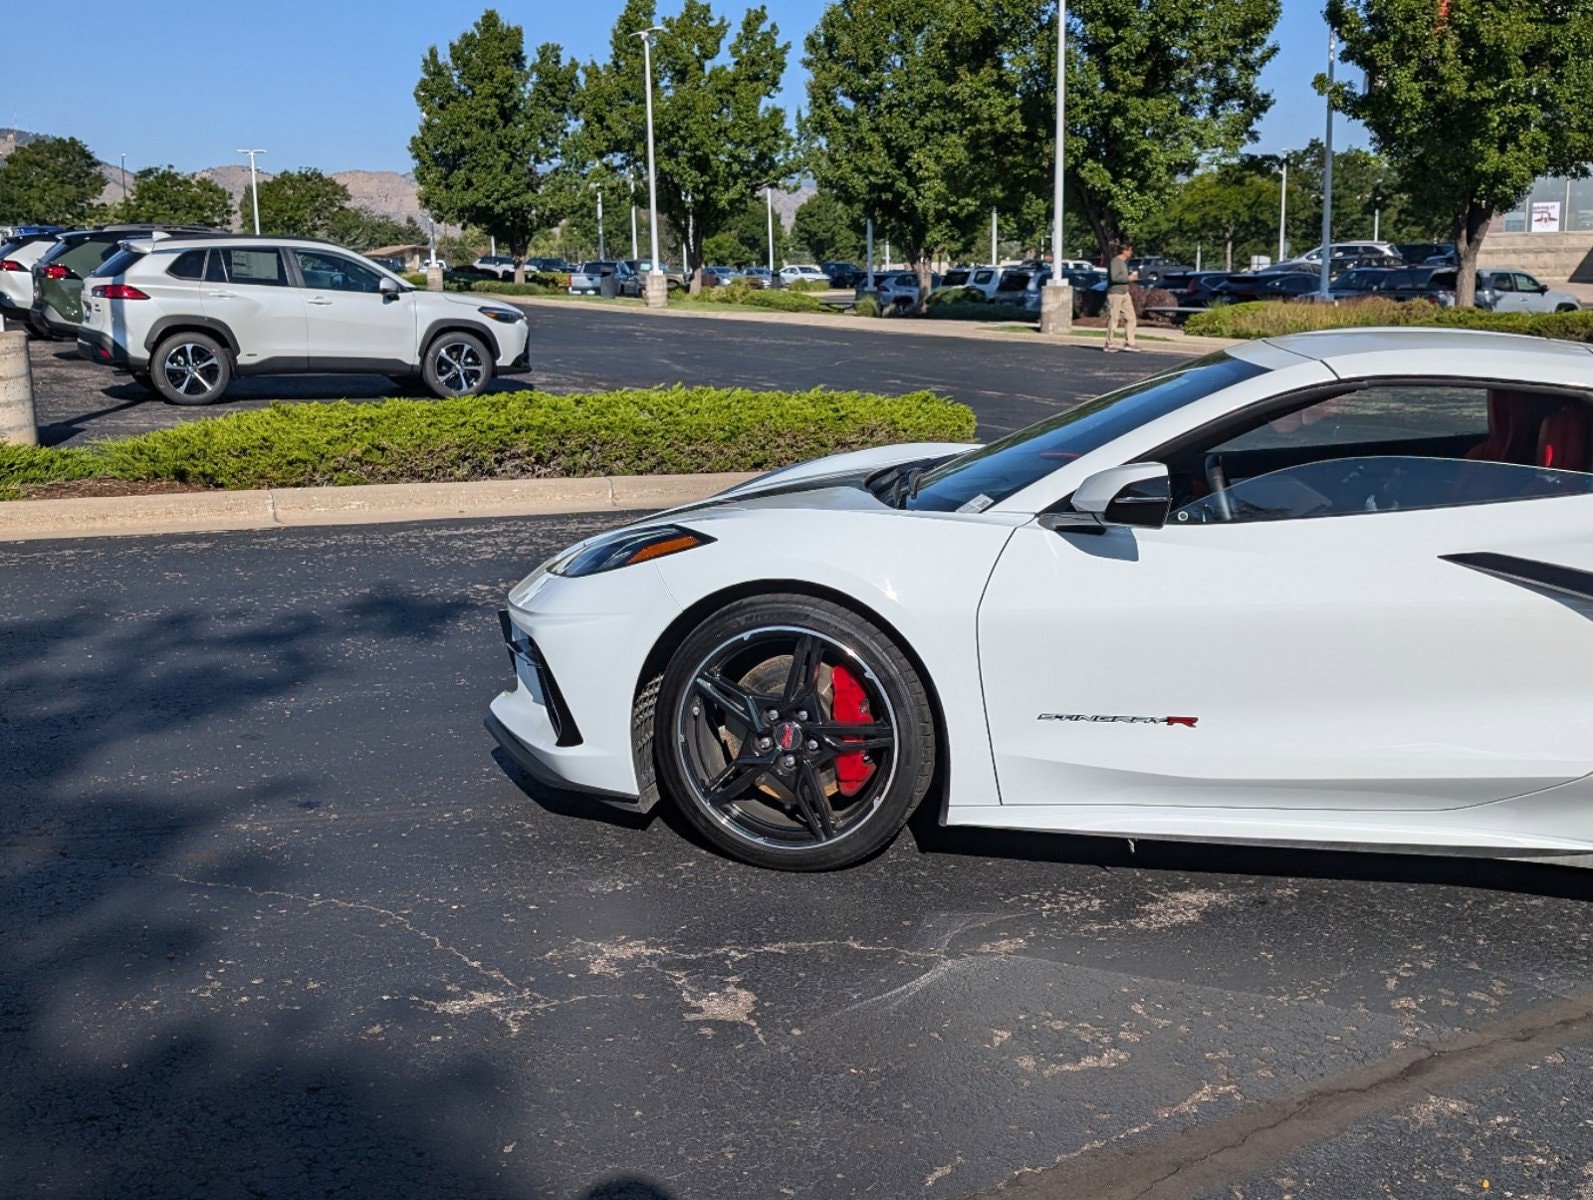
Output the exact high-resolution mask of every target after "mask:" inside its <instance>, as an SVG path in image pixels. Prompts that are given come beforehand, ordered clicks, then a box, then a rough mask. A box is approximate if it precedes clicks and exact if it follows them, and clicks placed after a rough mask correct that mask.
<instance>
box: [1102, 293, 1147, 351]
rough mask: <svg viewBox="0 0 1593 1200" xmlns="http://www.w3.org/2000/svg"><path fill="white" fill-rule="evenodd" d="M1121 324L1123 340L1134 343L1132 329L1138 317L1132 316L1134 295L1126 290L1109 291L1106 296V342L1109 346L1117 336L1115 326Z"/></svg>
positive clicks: (1137, 321) (1137, 322) (1129, 343)
mask: <svg viewBox="0 0 1593 1200" xmlns="http://www.w3.org/2000/svg"><path fill="white" fill-rule="evenodd" d="M1119 323H1121V324H1122V326H1123V340H1124V341H1125V342H1126V343H1127V344H1128V345H1130V346H1132V345H1133V344H1134V329H1135V327H1136V326H1137V325H1138V324H1139V319H1138V318H1137V317H1135V316H1134V297H1132V296H1130V295H1129V294H1128V293H1127V292H1120V293H1119V292H1111V293H1108V294H1107V297H1106V344H1107V345H1108V346H1110V345H1111V344H1112V340H1113V339H1114V338H1115V337H1116V336H1117V327H1118V324H1119Z"/></svg>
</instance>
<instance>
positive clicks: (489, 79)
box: [409, 8, 580, 281]
mask: <svg viewBox="0 0 1593 1200" xmlns="http://www.w3.org/2000/svg"><path fill="white" fill-rule="evenodd" d="M579 93H580V71H579V68H578V67H577V66H576V63H575V60H574V59H566V58H565V57H564V51H563V50H562V48H560V47H559V46H557V45H555V44H554V43H552V42H548V43H544V44H543V45H541V46H539V47H538V48H537V53H536V58H535V60H533V61H528V60H527V58H526V53H525V34H524V32H523V31H522V30H521V28H520V26H518V25H510V24H508V23H506V22H505V21H504V20H503V18H502V17H500V16H499V15H498V13H497V12H496V10H494V9H490V8H489V9H487V11H486V12H484V13H482V14H481V17H480V19H479V20H477V21H476V23H475V25H474V26H472V27H471V28H470V29H468V30H466V31H465V32H464V33H462V34H460V35H459V37H458V38H457V39H456V40H455V41H454V42H452V43H451V44H450V45H449V47H448V57H447V58H443V57H442V55H441V54H439V53H438V51H437V47H435V46H433V47H432V48H431V49H430V50H429V51H428V52H427V54H426V58H425V60H424V61H423V62H422V64H421V76H420V82H419V83H418V84H417V85H416V87H415V102H416V103H417V104H418V105H419V106H420V114H421V117H420V130H419V132H418V133H416V134H415V136H414V137H413V138H411V139H410V143H409V149H410V154H411V155H413V157H414V159H415V179H416V181H417V182H418V183H419V184H420V200H421V203H422V204H423V205H425V207H426V209H427V210H428V211H429V212H431V213H433V214H434V215H435V216H437V217H439V218H441V219H442V220H445V221H452V222H455V223H457V224H461V225H470V226H473V227H474V228H476V229H479V230H481V231H482V232H483V233H485V234H487V235H488V236H490V237H495V238H497V240H498V242H499V243H500V244H501V245H502V246H503V247H505V248H506V249H507V250H508V251H509V254H510V255H511V256H512V257H513V258H514V277H515V279H516V280H517V281H523V280H524V279H525V257H526V250H527V247H528V246H529V245H530V243H531V239H532V237H534V236H535V235H536V234H537V233H538V231H540V230H543V229H547V228H550V227H552V226H554V225H557V224H558V222H559V220H560V219H561V218H562V216H563V214H564V212H565V211H567V207H566V206H567V205H568V204H569V202H570V200H571V198H572V194H573V193H572V189H571V188H570V187H568V186H560V180H559V179H558V178H557V176H558V174H559V170H560V167H561V166H562V164H563V161H564V149H565V143H566V141H567V140H568V138H569V137H570V135H571V133H572V131H573V128H574V124H575V117H576V110H577V98H578V96H579Z"/></svg>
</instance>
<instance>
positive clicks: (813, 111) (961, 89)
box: [803, 0, 1038, 304]
mask: <svg viewBox="0 0 1593 1200" xmlns="http://www.w3.org/2000/svg"><path fill="white" fill-rule="evenodd" d="M1034 7H1035V5H1034V3H1033V0H836V3H834V4H831V5H830V6H829V7H828V8H826V9H825V10H824V15H823V16H822V17H820V18H819V23H818V26H817V27H816V28H815V29H814V30H813V31H812V33H810V34H809V35H808V39H807V47H806V49H807V54H806V57H805V58H804V60H803V61H804V64H805V65H806V66H807V68H808V71H809V76H810V77H809V81H808V105H809V108H808V113H807V116H806V118H805V120H804V122H803V133H804V135H805V137H806V138H807V139H808V141H809V143H810V147H811V149H810V167H811V169H812V172H813V176H814V178H815V180H816V181H817V182H818V185H819V187H820V188H822V189H824V190H826V191H828V192H831V193H832V194H833V195H834V196H835V198H836V200H838V201H839V202H840V203H841V204H842V205H845V206H846V207H848V208H851V209H854V210H856V211H858V212H861V213H863V214H865V216H870V217H872V218H873V219H874V221H875V225H876V227H877V229H878V231H879V232H880V233H881V234H882V235H883V236H885V237H888V238H890V240H891V242H892V244H893V246H895V247H896V248H898V249H899V250H900V252H901V254H902V255H903V256H904V257H905V258H906V260H907V262H908V263H909V264H910V265H911V266H912V267H913V269H914V271H915V272H916V273H917V275H918V280H919V295H920V297H921V299H920V304H922V303H923V302H924V300H927V298H928V296H929V292H930V276H931V262H932V260H933V259H934V258H935V256H936V255H937V254H938V253H939V252H940V251H942V250H943V249H944V248H945V247H947V246H949V245H956V244H961V243H962V242H963V241H964V240H965V239H966V238H967V237H968V236H969V233H970V230H971V227H972V225H973V223H974V222H976V221H978V220H979V219H980V217H981V215H983V214H987V213H989V211H990V208H991V206H992V205H993V204H994V203H996V201H997V199H998V198H999V197H1000V196H1001V194H1002V192H1003V190H1004V187H1003V183H1002V179H1001V176H1002V173H1003V172H1005V171H1007V170H1009V169H1010V167H1011V164H1012V162H1013V161H1014V160H1013V158H1012V157H1010V156H1011V155H1012V154H1014V153H1015V152H1016V151H1017V150H1018V148H1019V141H1020V139H1021V135H1022V133H1023V115H1024V114H1023V110H1022V107H1021V92H1020V83H1021V82H1022V80H1021V77H1020V75H1019V74H1018V72H1017V70H1016V69H1015V64H1017V63H1021V62H1022V61H1023V56H1024V55H1025V54H1026V53H1027V51H1026V50H1025V47H1026V46H1028V45H1030V44H1032V43H1031V41H1030V39H1032V38H1033V37H1034V36H1035V34H1036V27H1037V24H1038V23H1037V21H1036V20H1035V19H1034V16H1035V14H1034V12H1033V10H1034Z"/></svg>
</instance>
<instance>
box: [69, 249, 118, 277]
mask: <svg viewBox="0 0 1593 1200" xmlns="http://www.w3.org/2000/svg"><path fill="white" fill-rule="evenodd" d="M115 253H116V243H115V242H101V241H94V240H89V241H86V242H79V243H78V244H77V245H75V246H73V247H72V248H71V249H70V250H63V251H62V252H61V254H60V256H59V257H58V258H56V260H55V261H56V262H57V263H59V264H60V265H61V266H63V267H65V268H66V269H67V270H69V271H71V272H72V274H74V275H80V276H82V277H83V278H84V279H87V278H88V277H89V276H90V275H92V274H93V273H94V271H95V269H96V268H97V267H98V266H99V265H100V264H101V263H102V262H104V261H105V260H106V259H107V258H110V257H111V255H113V254H115Z"/></svg>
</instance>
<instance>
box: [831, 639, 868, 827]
mask: <svg viewBox="0 0 1593 1200" xmlns="http://www.w3.org/2000/svg"><path fill="white" fill-rule="evenodd" d="M831 687H833V688H834V697H833V699H832V701H831V710H832V715H831V720H833V721H834V722H835V723H836V724H837V725H872V724H873V723H874V718H873V716H872V715H871V714H870V713H869V711H868V694H867V693H866V692H864V691H863V685H862V684H860V683H858V681H857V679H856V677H855V676H854V675H853V674H852V673H851V672H850V671H848V670H847V669H846V668H845V667H836V668H835V677H834V680H833V682H832V683H831ZM873 774H874V764H873V763H870V762H867V761H865V759H864V757H863V754H862V752H861V751H859V752H858V753H856V754H843V755H841V756H840V757H839V758H837V759H836V760H835V781H836V783H838V784H839V785H840V788H841V795H843V796H855V795H857V794H858V792H860V791H862V790H863V785H864V784H866V783H867V782H868V781H869V778H870V777H871V776H872V775H873Z"/></svg>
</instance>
